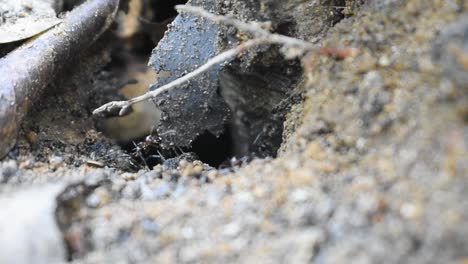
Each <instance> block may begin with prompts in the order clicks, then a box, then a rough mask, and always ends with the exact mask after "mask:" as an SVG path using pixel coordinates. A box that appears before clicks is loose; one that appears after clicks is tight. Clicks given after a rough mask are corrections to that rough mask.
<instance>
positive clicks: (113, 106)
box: [93, 39, 266, 115]
mask: <svg viewBox="0 0 468 264" xmlns="http://www.w3.org/2000/svg"><path fill="white" fill-rule="evenodd" d="M264 43H266V40H265V39H252V40H248V41H246V42H244V43H242V44H240V45H239V46H237V47H235V48H233V49H230V50H227V51H225V52H222V53H220V54H218V55H217V56H215V57H213V58H211V59H210V60H208V61H207V62H206V63H205V64H203V65H202V66H200V67H199V68H197V69H196V70H194V71H192V72H190V73H187V74H186V75H184V76H182V77H180V78H178V79H175V80H174V81H172V82H170V83H168V84H166V85H163V86H161V87H159V88H157V89H156V90H153V91H151V92H147V93H145V94H143V95H141V96H138V97H135V98H132V99H130V100H128V101H114V102H110V103H107V104H105V105H103V106H101V107H99V108H97V109H96V110H94V111H93V114H94V115H99V114H102V113H104V112H116V111H119V115H124V114H126V113H127V111H128V108H129V107H130V106H132V105H133V104H136V103H139V102H142V101H145V100H148V99H151V98H155V97H157V96H158V95H159V94H161V93H163V92H166V91H168V90H171V89H173V88H174V87H177V86H179V85H182V84H184V83H186V82H188V81H190V80H191V79H193V78H195V77H197V76H198V75H200V74H202V73H204V72H206V71H208V70H209V69H211V67H213V66H215V65H217V64H220V63H222V62H225V61H227V60H230V59H232V58H234V57H235V56H237V55H238V54H239V53H242V52H243V51H245V50H247V49H249V48H251V47H253V46H257V45H260V44H264Z"/></svg>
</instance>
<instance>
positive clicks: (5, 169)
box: [0, 160, 18, 182]
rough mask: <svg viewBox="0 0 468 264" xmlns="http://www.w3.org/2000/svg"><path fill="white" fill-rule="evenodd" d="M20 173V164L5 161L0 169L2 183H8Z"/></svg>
mask: <svg viewBox="0 0 468 264" xmlns="http://www.w3.org/2000/svg"><path fill="white" fill-rule="evenodd" d="M17 172H18V163H17V162H16V161H15V160H9V161H5V162H4V163H3V164H2V166H1V167H0V173H1V174H0V182H7V181H8V180H9V179H10V178H11V177H13V176H15V175H16V173H17Z"/></svg>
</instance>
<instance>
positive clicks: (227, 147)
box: [189, 129, 234, 168]
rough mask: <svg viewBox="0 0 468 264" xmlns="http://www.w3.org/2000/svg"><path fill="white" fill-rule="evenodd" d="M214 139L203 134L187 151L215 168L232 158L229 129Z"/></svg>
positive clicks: (231, 141) (207, 134)
mask: <svg viewBox="0 0 468 264" xmlns="http://www.w3.org/2000/svg"><path fill="white" fill-rule="evenodd" d="M225 131H226V132H225V133H223V134H221V136H220V137H216V136H214V135H213V134H211V133H209V132H205V133H203V134H202V135H200V136H198V138H197V139H196V140H195V141H194V142H193V144H192V147H191V148H190V149H189V151H191V152H194V153H195V154H197V156H198V158H199V159H200V160H201V161H203V162H204V163H207V164H209V165H210V166H213V167H215V168H217V167H219V166H220V165H221V164H223V163H226V162H228V161H229V159H231V158H232V157H233V156H234V152H233V151H234V148H233V144H234V142H233V139H232V136H231V133H230V129H226V130H225Z"/></svg>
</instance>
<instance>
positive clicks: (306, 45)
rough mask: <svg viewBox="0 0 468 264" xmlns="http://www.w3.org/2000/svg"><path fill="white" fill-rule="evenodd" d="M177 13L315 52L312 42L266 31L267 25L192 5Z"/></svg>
mask: <svg viewBox="0 0 468 264" xmlns="http://www.w3.org/2000/svg"><path fill="white" fill-rule="evenodd" d="M176 9H177V11H179V12H185V13H191V14H194V15H197V16H200V17H204V18H207V19H209V20H211V21H213V22H215V23H218V24H225V25H229V26H234V27H236V28H237V29H239V30H241V31H244V32H249V33H251V34H253V35H254V37H256V38H267V39H268V42H269V43H272V44H281V45H286V46H297V47H299V48H301V49H303V50H304V51H308V50H314V49H315V46H314V45H313V44H311V43H310V42H307V41H305V40H301V39H297V38H292V37H288V36H285V35H280V34H274V33H271V32H270V31H268V30H265V29H264V28H262V25H265V23H258V22H243V21H240V20H238V19H235V18H234V17H232V16H218V15H215V14H212V13H210V12H208V11H206V10H205V9H203V8H201V7H197V6H190V5H177V6H176Z"/></svg>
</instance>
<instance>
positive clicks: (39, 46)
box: [0, 0, 119, 158]
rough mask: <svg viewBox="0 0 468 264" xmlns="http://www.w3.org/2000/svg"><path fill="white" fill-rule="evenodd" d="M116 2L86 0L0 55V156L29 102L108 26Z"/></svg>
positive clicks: (12, 138) (11, 141) (12, 140)
mask: <svg viewBox="0 0 468 264" xmlns="http://www.w3.org/2000/svg"><path fill="white" fill-rule="evenodd" d="M118 5H119V0H88V1H87V2H85V3H84V4H82V5H81V6H79V7H77V8H75V9H74V10H73V11H71V12H70V13H69V14H68V16H67V17H66V18H65V20H64V22H63V23H61V24H60V25H58V26H56V27H55V28H53V29H51V30H49V31H47V32H45V33H43V34H42V35H40V36H39V37H37V38H36V39H35V40H33V41H30V42H29V43H26V44H25V45H23V46H22V47H20V48H18V49H16V50H14V51H12V52H10V53H9V54H8V55H7V56H6V57H4V58H2V59H0V76H1V79H0V158H2V157H4V156H5V155H6V154H7V153H8V152H9V151H10V149H11V148H12V147H13V146H14V144H15V141H16V136H17V132H18V129H19V126H20V124H21V121H22V120H23V118H24V116H25V115H26V113H27V111H28V109H29V107H30V106H31V104H33V103H34V102H35V101H36V100H37V98H38V97H39V96H40V95H41V94H42V92H43V90H44V89H45V88H46V87H47V85H48V84H49V83H50V82H51V81H52V80H53V79H54V77H55V76H56V75H57V73H58V72H59V71H60V70H61V69H62V68H64V67H65V66H66V65H67V64H69V63H71V60H72V59H73V58H74V57H75V56H76V55H78V54H79V53H80V51H82V50H84V49H85V48H87V47H89V46H90V45H91V44H92V43H93V42H94V41H95V40H96V39H97V38H98V37H99V36H100V34H101V33H103V32H104V31H105V30H106V29H107V28H108V27H109V25H110V24H111V22H112V21H113V18H114V16H115V13H116V12H117V8H118Z"/></svg>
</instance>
